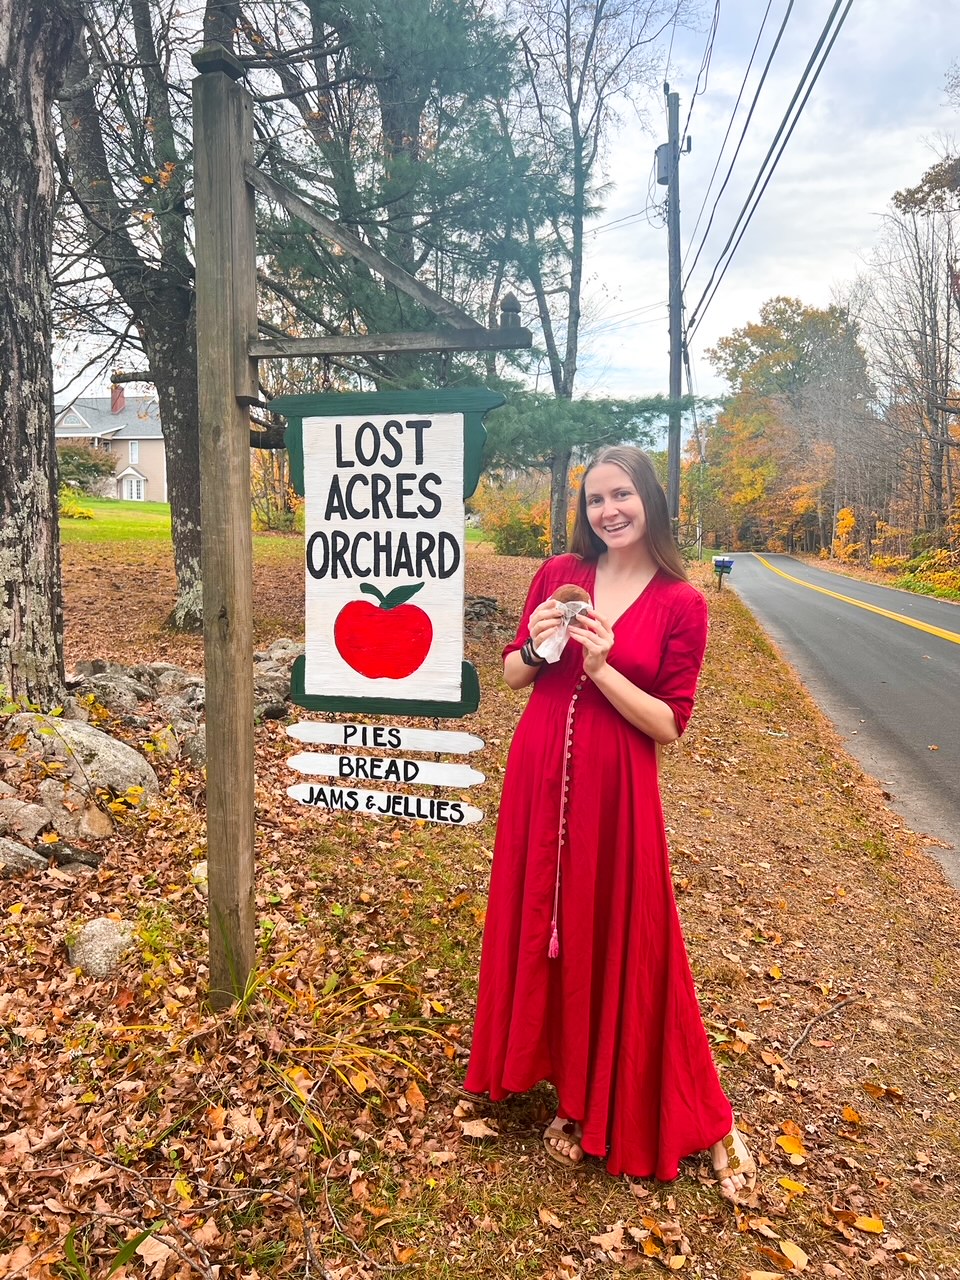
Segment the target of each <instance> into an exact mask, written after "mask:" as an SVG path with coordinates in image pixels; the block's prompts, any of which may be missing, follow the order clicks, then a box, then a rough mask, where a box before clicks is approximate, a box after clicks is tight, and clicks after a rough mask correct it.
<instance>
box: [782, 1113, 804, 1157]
mask: <svg viewBox="0 0 960 1280" xmlns="http://www.w3.org/2000/svg"><path fill="white" fill-rule="evenodd" d="M780 1128H781V1129H782V1130H783V1133H782V1134H781V1136H780V1137H779V1138H777V1146H778V1147H779V1148H780V1150H781V1151H783V1152H784V1154H785V1155H786V1156H787V1157H788V1159H789V1160H790V1163H791V1164H793V1165H802V1164H804V1163H805V1162H806V1155H807V1152H806V1148H805V1147H804V1145H803V1131H802V1129H801V1128H800V1126H799V1125H797V1124H795V1123H794V1122H793V1121H792V1120H785V1121H784V1122H783V1124H782V1125H781V1126H780Z"/></svg>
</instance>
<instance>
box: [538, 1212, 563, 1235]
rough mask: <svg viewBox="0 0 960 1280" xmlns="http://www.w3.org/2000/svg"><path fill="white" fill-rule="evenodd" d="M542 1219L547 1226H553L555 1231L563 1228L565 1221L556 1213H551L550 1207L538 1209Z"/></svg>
mask: <svg viewBox="0 0 960 1280" xmlns="http://www.w3.org/2000/svg"><path fill="white" fill-rule="evenodd" d="M537 1213H538V1215H539V1218H540V1221H541V1222H542V1223H543V1225H544V1226H545V1227H553V1228H554V1230H555V1231H562V1230H563V1223H562V1222H561V1221H560V1219H559V1218H558V1217H557V1215H556V1214H555V1213H551V1212H550V1210H549V1209H538V1210H537Z"/></svg>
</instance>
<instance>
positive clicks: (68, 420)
mask: <svg viewBox="0 0 960 1280" xmlns="http://www.w3.org/2000/svg"><path fill="white" fill-rule="evenodd" d="M110 404H111V398H110V396H78V397H77V399H76V400H74V401H73V402H72V403H71V404H68V405H56V406H55V408H54V421H55V424H56V434H57V435H58V436H60V437H61V438H67V439H70V440H79V439H87V438H90V439H94V438H97V439H101V440H162V439H163V429H162V427H161V425H160V409H159V406H158V405H157V401H156V399H155V398H154V397H153V396H128V397H127V399H126V404H125V405H124V407H123V408H122V409H121V410H120V412H119V413H111V411H110Z"/></svg>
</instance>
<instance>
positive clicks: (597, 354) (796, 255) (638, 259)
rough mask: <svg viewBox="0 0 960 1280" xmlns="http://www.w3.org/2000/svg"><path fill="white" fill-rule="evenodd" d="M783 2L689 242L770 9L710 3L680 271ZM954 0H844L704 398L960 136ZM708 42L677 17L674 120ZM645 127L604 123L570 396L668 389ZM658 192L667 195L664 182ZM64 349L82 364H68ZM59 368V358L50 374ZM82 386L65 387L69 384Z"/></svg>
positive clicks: (657, 220) (767, 94)
mask: <svg viewBox="0 0 960 1280" xmlns="http://www.w3.org/2000/svg"><path fill="white" fill-rule="evenodd" d="M702 3H703V8H704V11H705V13H709V12H712V9H713V5H712V0H702ZM787 6H788V0H771V3H770V13H769V16H768V18H767V21H766V25H765V27H764V30H763V34H762V37H761V39H760V44H759V48H758V50H757V54H756V57H755V59H754V64H753V69H752V71H751V74H750V76H749V78H748V80H747V85H746V90H745V92H744V95H743V101H742V103H741V106H740V109H739V111H738V113H737V116H736V119H735V121H734V125H733V128H732V130H731V136H730V139H729V141H728V143H727V147H726V150H725V151H724V154H723V159H722V161H721V164H720V168H719V170H718V173H717V178H716V181H715V183H714V188H713V191H712V192H711V194H710V199H709V202H708V204H707V207H706V212H705V214H704V216H703V219H702V220H701V223H700V229H699V230H698V231H697V236H696V240H695V241H693V245H694V252H693V253H690V252H688V250H689V248H690V246H691V240H692V237H693V232H694V226H695V224H696V221H697V216H698V213H699V211H700V208H701V205H702V202H703V199H704V195H705V193H706V189H707V185H708V183H709V181H710V177H711V174H712V172H713V169H714V165H715V164H716V162H717V157H718V154H719V152H720V146H721V142H722V140H723V135H724V132H725V131H726V129H727V126H728V125H729V123H730V120H731V115H732V113H733V109H734V104H735V102H736V99H737V95H738V93H739V92H740V88H741V85H742V83H743V79H744V75H745V72H746V70H747V65H748V62H749V60H750V53H751V50H752V49H753V46H754V43H755V41H756V40H757V36H758V32H759V30H760V24H761V20H762V18H763V11H764V9H765V7H766V5H765V3H764V0H723V3H722V4H721V6H720V19H719V24H718V29H717V35H716V40H715V43H714V49H713V56H712V61H711V65H710V71H709V78H708V82H707V87H706V91H705V92H704V93H702V94H701V95H700V96H698V97H697V98H696V100H695V102H694V106H693V112H692V116H691V119H690V125H689V133H690V135H691V138H692V142H693V149H692V151H691V153H690V154H689V155H684V156H683V157H682V159H681V179H680V181H681V191H680V205H681V245H682V252H683V254H684V257H685V262H686V267H685V271H684V274H685V275H686V272H687V271H689V269H690V265H691V263H692V261H693V257H694V253H695V252H696V247H697V246H698V245H699V242H700V238H701V236H702V234H703V230H704V228H705V226H706V223H707V219H708V217H709V214H710V211H711V209H712V207H713V202H714V200H715V198H716V193H717V191H718V190H719V187H720V184H721V182H722V180H723V178H724V175H725V173H726V169H727V165H728V164H729V160H730V158H731V157H732V154H733V150H734V147H735V144H736V142H737V139H738V138H739V135H740V131H741V128H742V126H743V121H744V120H745V118H746V114H747V111H748V109H749V106H750V103H751V101H752V98H753V94H754V91H755V89H756V86H757V83H758V81H759V77H760V72H761V70H762V67H763V65H764V63H765V61H766V59H767V56H768V54H769V52H770V50H771V48H772V46H773V43H774V40H775V37H776V32H777V30H778V28H779V26H780V23H781V22H782V20H783V17H784V14H785V12H786V10H787ZM831 8H832V0H796V3H795V4H794V8H793V12H792V14H791V16H790V20H789V22H788V24H787V27H786V29H785V32H784V35H783V38H782V40H781V43H780V47H779V49H778V52H777V54H776V57H775V59H774V61H773V63H772V66H771V69H770V72H769V74H768V76H767V80H766V83H765V85H764V88H763V91H762V93H761V96H760V98H759V101H758V105H757V108H756V111H755V113H754V116H753V119H752V121H751V123H750V126H749V128H748V130H747V133H746V136H745V139H744V143H743V146H742V148H741V151H740V155H739V157H738V159H737V162H736V165H735V167H734V169H733V173H732V176H731V179H730V182H729V184H728V186H727V189H726V191H725V193H724V196H723V198H722V199H721V201H720V202H719V204H718V206H717V209H716V214H715V217H714V222H713V227H712V230H711V233H710V236H709V238H708V240H707V242H706V244H705V246H704V248H703V252H702V253H701V255H700V258H699V261H698V262H697V265H696V268H695V269H694V270H693V272H692V274H691V278H690V280H689V283H688V285H687V289H686V294H685V300H686V305H687V310H688V314H689V312H690V311H691V310H692V309H693V307H694V306H695V305H696V303H697V300H698V299H699V298H700V296H701V293H702V292H703V290H704V288H705V286H706V284H707V281H708V279H709V276H710V272H711V270H712V269H713V267H714V264H715V263H716V261H717V258H718V256H719V254H720V251H721V249H722V248H723V245H724V243H725V241H726V240H727V237H728V236H729V234H730V231H731V229H732V228H733V224H734V221H735V219H736V217H737V214H738V212H739V210H740V208H741V206H742V204H743V202H744V199H745V197H746V195H747V192H748V191H749V189H750V187H751V185H752V183H753V181H754V179H755V178H756V176H757V174H758V172H759V169H760V165H761V162H762V160H763V157H764V155H765V154H766V151H767V148H768V147H769V145H770V143H771V142H772V140H773V136H774V134H775V133H776V130H777V128H778V126H779V124H780V121H781V119H782V117H783V114H784V111H785V110H786V107H787V104H788V102H789V101H790V98H791V96H792V95H793V93H794V91H795V89H796V87H797V85H798V82H799V80H800V76H801V74H802V72H803V68H804V66H805V65H806V62H807V60H808V58H809V57H810V55H811V53H812V52H813V49H814V46H815V44H816V42H817V39H818V37H819V35H820V32H821V30H822V28H823V24H824V23H825V21H826V19H827V15H828V14H829V12H830V10H831ZM841 12H842V10H841ZM958 13H960V11H958V5H957V0H925V3H922V4H921V3H920V0H853V7H852V9H851V10H850V13H849V16H848V17H847V19H846V22H845V24H844V27H843V29H842V31H841V33H840V35H839V37H838V39H837V41H836V44H835V45H834V47H833V50H832V52H831V54H830V57H829V59H828V60H827V63H826V66H825V68H824V70H823V72H822V73H821V75H820V77H819V79H818V80H817V83H816V85H815V87H814V89H813V92H812V95H811V97H810V99H809V101H808V102H807V104H806V107H805V109H804V110H803V113H802V115H801V117H800V120H799V123H798V124H797V126H796V129H795V130H794V132H793V135H792V136H791V138H790V141H789V143H788V144H787V147H786V150H785V152H784V154H783V157H782V159H781V160H780V162H779V165H778V167H777V170H776V173H775V174H774V176H773V178H772V180H771V182H770V185H769V186H768V187H767V190H766V192H765V194H764V196H763V198H762V200H761V202H760V204H759V207H758V209H757V212H756V213H755V215H754V216H753V218H752V220H751V222H750V225H749V227H748V229H747V231H746V234H745V236H744V238H743V241H742V243H741V244H740V247H739V249H738V250H737V253H736V255H735V257H734V259H733V262H732V264H731V266H730V268H729V269H728V271H727V273H726V276H725V277H724V279H723V282H722V284H721V285H720V288H719V290H718V292H717V295H716V297H715V299H714V300H713V302H712V303H711V304H710V306H709V309H708V310H707V311H706V313H705V316H704V319H703V322H702V325H701V326H700V328H699V329H698V331H697V333H696V335H695V336H694V338H693V341H692V343H691V355H692V362H693V370H694V376H695V389H696V391H697V392H698V393H699V394H701V395H711V394H716V393H718V392H720V391H722V390H723V386H722V384H721V383H720V381H719V380H718V379H717V378H716V375H715V374H714V373H713V371H712V369H711V367H710V364H709V361H708V360H707V359H706V356H705V354H704V352H705V349H706V348H707V347H709V346H710V345H711V344H712V343H714V342H715V341H716V339H717V338H718V337H720V336H722V335H724V334H726V333H729V332H730V331H731V330H732V329H734V328H736V327H737V326H739V325H743V324H746V323H748V322H749V321H751V320H753V319H755V318H756V317H757V315H758V312H759V309H760V306H761V304H762V303H763V302H764V301H765V300H766V299H767V298H770V297H773V296H775V295H777V294H787V295H790V296H794V297H798V298H800V299H801V300H802V301H803V302H804V303H806V304H808V305H811V306H827V305H829V303H830V302H831V301H832V300H833V297H834V294H835V293H836V291H838V290H841V291H842V290H843V288H844V286H845V285H846V284H848V283H849V282H850V281H851V280H852V279H853V278H854V277H855V276H856V275H857V274H858V273H859V272H861V271H862V270H863V269H864V268H865V266H866V264H867V263H868V261H869V257H870V253H871V249H872V247H873V245H874V243H875V241H876V238H877V234H878V231H879V229H880V224H881V219H882V216H883V215H884V213H885V212H886V211H888V210H889V207H890V199H891V197H892V195H893V193H894V192H895V191H896V190H898V189H900V188H903V187H905V186H910V185H913V184H914V183H916V181H917V180H918V179H919V178H920V175H921V174H922V172H923V171H924V169H926V168H927V167H929V165H930V164H931V163H933V162H934V161H935V159H936V157H937V151H936V148H937V144H938V141H939V142H940V143H941V144H942V142H943V140H944V139H946V138H950V137H953V136H955V135H958V134H960V109H958V108H956V107H952V106H950V105H949V104H948V103H947V101H946V96H945V93H944V78H945V74H946V72H947V69H948V67H949V66H950V63H951V62H952V61H954V60H955V59H957V58H958V57H960V18H958ZM705 44H706V29H705V26H704V29H703V30H701V31H684V30H682V29H679V28H678V29H677V31H676V34H675V39H674V42H673V49H672V56H671V60H670V66H669V70H668V78H669V81H670V86H671V88H672V89H673V90H676V91H677V92H679V94H680V122H681V127H682V126H683V123H684V122H685V121H686V119H687V113H688V111H689V110H690V100H691V94H692V92H693V88H694V85H695V83H696V78H697V70H698V68H699V66H700V63H701V59H702V57H703V53H704V48H705ZM650 126H651V129H650V131H647V132H644V130H643V129H642V127H641V126H640V124H639V122H638V121H637V119H636V115H635V113H634V112H633V110H632V108H628V109H627V110H626V111H625V112H624V114H623V117H622V120H621V122H620V124H619V125H618V126H617V127H616V128H615V129H613V130H611V137H612V138H613V139H614V142H613V143H612V144H611V146H610V148H609V152H608V155H607V157H606V168H607V174H608V177H609V179H610V181H611V182H612V184H613V186H612V189H611V190H610V191H609V193H608V195H607V197H606V207H605V208H604V210H603V212H602V213H601V214H600V215H599V216H598V217H597V219H596V220H595V224H594V225H595V226H596V230H595V231H592V232H590V233H589V234H588V236H587V260H586V279H585V294H584V303H585V306H584V312H585V322H584V329H583V342H582V347H581V361H580V370H579V374H578V379H577V392H578V394H580V395H633V394H637V395H644V394H648V393H653V392H663V393H666V391H667V384H668V334H667V307H666V300H667V232H666V228H665V226H664V225H663V219H662V217H660V216H658V213H657V211H656V210H655V211H653V212H652V213H651V214H650V215H649V218H650V220H649V221H648V216H647V215H645V214H642V213H641V211H642V210H644V209H645V208H646V207H647V206H648V204H649V203H650V197H649V193H650V190H651V188H650V182H651V171H652V166H653V153H654V148H655V147H656V145H657V144H658V143H660V142H664V141H665V140H666V115H665V109H664V105H663V102H662V100H660V99H658V100H656V101H655V102H654V104H653V110H652V111H651V113H650ZM652 190H653V196H654V200H655V202H656V203H657V204H660V203H661V202H662V201H663V199H664V196H665V192H666V188H665V187H658V186H654V187H653V189H652ZM638 214H640V216H636V215H638ZM620 220H623V221H620ZM611 224H612V225H611ZM64 363H65V364H66V365H67V366H68V367H71V366H72V368H73V369H75V368H76V364H75V363H74V361H72V360H68V361H66V362H64ZM63 376H64V368H63V365H61V367H60V369H59V370H58V379H57V380H58V382H61V381H62V380H63ZM87 376H88V378H89V377H91V375H90V374H88V375H87ZM541 385H542V384H541ZM80 389H81V388H80V387H79V386H78V385H75V386H74V388H73V394H76V393H77V392H78V391H79V390H80ZM89 390H90V392H92V393H94V394H97V393H101V394H102V393H103V392H104V391H105V390H106V387H105V385H103V386H101V385H99V384H97V383H95V384H94V385H93V386H91V387H90V388H89Z"/></svg>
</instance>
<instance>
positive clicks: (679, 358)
mask: <svg viewBox="0 0 960 1280" xmlns="http://www.w3.org/2000/svg"><path fill="white" fill-rule="evenodd" d="M663 91H664V94H665V96H666V99H667V141H666V142H665V143H662V144H661V145H660V146H659V147H657V182H658V183H659V184H660V185H661V186H665V187H666V188H667V238H668V239H667V244H668V274H669V283H670V412H669V416H668V426H667V507H668V509H669V512H670V519H671V521H672V522H673V528H674V533H675V534H676V532H677V528H678V525H679V522H680V403H679V402H680V396H681V394H682V393H681V372H682V365H683V336H682V328H683V325H682V301H681V290H680V95H679V94H678V93H671V92H670V86H669V85H668V84H665V85H664V86H663Z"/></svg>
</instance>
